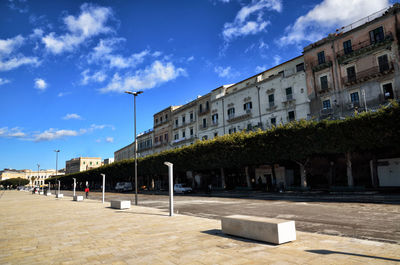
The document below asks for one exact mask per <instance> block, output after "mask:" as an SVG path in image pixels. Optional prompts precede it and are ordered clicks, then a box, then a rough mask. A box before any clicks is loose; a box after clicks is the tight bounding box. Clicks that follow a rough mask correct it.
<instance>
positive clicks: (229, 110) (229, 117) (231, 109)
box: [228, 108, 235, 119]
mask: <svg viewBox="0 0 400 265" xmlns="http://www.w3.org/2000/svg"><path fill="white" fill-rule="evenodd" d="M233 117H235V108H230V109H228V119H232V118H233Z"/></svg>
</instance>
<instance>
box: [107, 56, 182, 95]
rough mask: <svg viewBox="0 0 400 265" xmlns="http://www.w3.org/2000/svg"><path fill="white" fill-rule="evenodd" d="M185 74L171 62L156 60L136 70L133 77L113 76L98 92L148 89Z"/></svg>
mask: <svg viewBox="0 0 400 265" xmlns="http://www.w3.org/2000/svg"><path fill="white" fill-rule="evenodd" d="M185 74H186V72H185V70H184V69H183V68H176V67H175V66H174V65H173V64H172V63H171V62H167V63H163V62H160V61H158V60H156V61H155V62H154V63H153V64H152V65H151V66H148V67H146V68H145V69H140V70H137V71H136V72H135V74H133V75H126V76H125V77H121V76H120V75H119V74H118V73H116V74H114V76H113V78H112V80H111V82H110V83H108V85H107V86H106V87H103V88H101V89H100V91H101V92H103V93H107V92H123V91H125V90H140V89H150V88H153V87H156V86H159V85H161V84H163V83H165V82H168V81H171V80H174V79H175V78H177V77H178V76H181V75H185Z"/></svg>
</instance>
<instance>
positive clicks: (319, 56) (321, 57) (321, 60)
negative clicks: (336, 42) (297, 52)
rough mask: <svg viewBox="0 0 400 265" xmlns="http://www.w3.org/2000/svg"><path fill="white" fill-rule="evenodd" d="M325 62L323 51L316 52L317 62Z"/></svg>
mask: <svg viewBox="0 0 400 265" xmlns="http://www.w3.org/2000/svg"><path fill="white" fill-rule="evenodd" d="M323 63H325V52H324V51H322V52H319V53H318V64H323Z"/></svg>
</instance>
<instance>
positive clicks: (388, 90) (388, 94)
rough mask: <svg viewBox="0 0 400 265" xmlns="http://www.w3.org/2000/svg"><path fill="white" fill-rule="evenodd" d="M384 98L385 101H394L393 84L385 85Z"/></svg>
mask: <svg viewBox="0 0 400 265" xmlns="http://www.w3.org/2000/svg"><path fill="white" fill-rule="evenodd" d="M382 87H383V97H384V99H385V100H388V99H393V98H394V95H393V86H392V83H387V84H384V85H383V86H382Z"/></svg>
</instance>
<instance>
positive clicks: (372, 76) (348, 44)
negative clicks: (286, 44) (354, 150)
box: [303, 4, 400, 119]
mask: <svg viewBox="0 0 400 265" xmlns="http://www.w3.org/2000/svg"><path fill="white" fill-rule="evenodd" d="M399 11H400V5H399V4H395V5H394V6H392V7H390V8H387V9H384V10H381V11H379V12H376V13H374V14H372V15H370V16H368V17H365V18H363V19H361V20H359V21H357V22H355V23H353V24H351V25H349V26H346V27H343V28H341V29H338V30H337V31H336V33H334V34H330V35H329V36H327V37H326V38H324V39H322V40H320V41H317V42H315V43H312V44H310V45H308V46H307V47H305V48H304V52H303V54H304V60H305V64H306V74H307V87H308V95H309V97H310V99H311V112H312V115H313V116H314V117H316V118H319V119H324V118H340V117H345V116H349V115H354V113H357V112H359V111H364V110H371V109H376V108H378V107H379V106H380V105H384V104H386V103H387V102H388V100H390V99H398V98H399V95H400V90H399V87H400V86H399V85H400V80H399V46H398V41H399V39H398V34H399V32H400V25H399V22H397V21H398V20H399V19H400V16H399Z"/></svg>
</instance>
